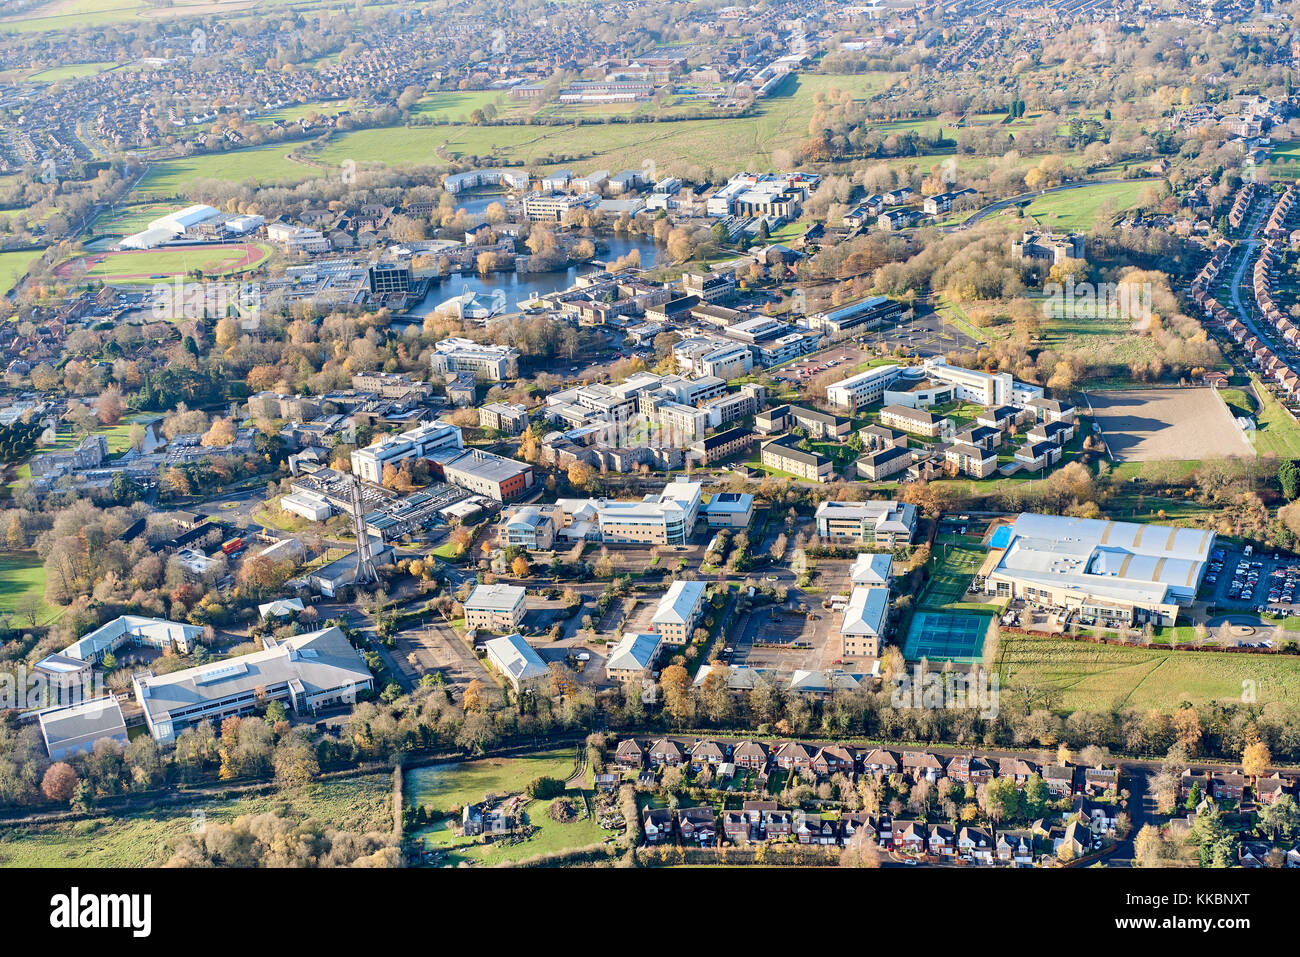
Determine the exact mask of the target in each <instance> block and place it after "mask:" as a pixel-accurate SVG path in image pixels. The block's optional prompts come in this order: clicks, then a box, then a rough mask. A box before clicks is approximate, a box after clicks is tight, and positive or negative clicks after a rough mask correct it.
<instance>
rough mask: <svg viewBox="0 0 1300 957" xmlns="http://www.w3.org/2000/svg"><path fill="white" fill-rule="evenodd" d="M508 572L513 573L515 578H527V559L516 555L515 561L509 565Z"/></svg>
mask: <svg viewBox="0 0 1300 957" xmlns="http://www.w3.org/2000/svg"><path fill="white" fill-rule="evenodd" d="M510 570H511V571H512V572H514V575H515V577H516V578H527V577H528V572H529V566H528V559H526V558H525V557H524V556H523V555H517V556H516V557H515V560H514V561H513V562H511V563H510Z"/></svg>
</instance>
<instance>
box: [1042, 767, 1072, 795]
mask: <svg viewBox="0 0 1300 957" xmlns="http://www.w3.org/2000/svg"><path fill="white" fill-rule="evenodd" d="M1043 783H1044V784H1046V785H1047V790H1048V791H1050V792H1051V793H1052V795H1053V796H1054V797H1065V796H1066V795H1068V794H1073V793H1074V768H1072V767H1070V766H1069V765H1061V764H1049V765H1047V766H1045V767H1044V768H1043Z"/></svg>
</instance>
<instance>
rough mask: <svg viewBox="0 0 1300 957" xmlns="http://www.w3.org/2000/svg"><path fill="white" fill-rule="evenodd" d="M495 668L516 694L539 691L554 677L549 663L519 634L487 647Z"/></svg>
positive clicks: (486, 645)
mask: <svg viewBox="0 0 1300 957" xmlns="http://www.w3.org/2000/svg"><path fill="white" fill-rule="evenodd" d="M483 647H484V650H485V651H486V652H487V658H488V661H490V662H491V663H492V667H493V668H495V669H496V670H497V672H498V673H499V674H500V675H501V676H502V677H503V678H505V679H506V681H508V682H509V683H510V687H512V688H514V689H515V693H516V694H523V693H524V692H528V691H536V690H537V689H539V688H540V687H541V686H542V684H543V683H544V682H545V681H546V680H547V678H548V677H549V676H550V673H551V672H550V669H549V668H547V667H546V662H544V661H543V660H542V659H541V656H540V655H538V654H537V652H536V651H535V650H534V649H533V646H532V645H530V644H529V643H528V642H526V641H524V638H523V636H522V635H520V634H518V633H514V634H509V635H504V636H502V637H500V638H492V639H490V640H488V641H485V642H484V643H483Z"/></svg>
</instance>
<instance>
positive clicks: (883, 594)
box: [840, 585, 889, 658]
mask: <svg viewBox="0 0 1300 957" xmlns="http://www.w3.org/2000/svg"><path fill="white" fill-rule="evenodd" d="M888 617H889V589H888V588H870V587H866V586H863V585H859V586H856V587H855V588H854V589H853V591H852V593H851V594H850V595H849V604H848V607H847V608H845V609H844V621H843V622H842V623H841V625H840V635H841V637H843V639H844V654H846V655H852V656H864V657H868V658H879V657H880V642H881V639H882V638H883V637H884V634H885V621H886V620H887V619H888Z"/></svg>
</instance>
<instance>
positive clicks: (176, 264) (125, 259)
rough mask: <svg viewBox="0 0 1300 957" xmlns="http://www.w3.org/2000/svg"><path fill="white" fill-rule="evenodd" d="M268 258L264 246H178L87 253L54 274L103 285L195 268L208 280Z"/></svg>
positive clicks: (268, 249)
mask: <svg viewBox="0 0 1300 957" xmlns="http://www.w3.org/2000/svg"><path fill="white" fill-rule="evenodd" d="M270 255H271V247H270V246H267V245H266V244H264V243H240V244H237V245H224V246H217V245H213V246H179V247H172V248H164V249H150V250H143V251H136V250H130V251H123V252H102V253H89V254H87V255H84V256H80V257H74V258H72V259H69V260H65V261H64V262H62V263H59V265H58V266H57V267H55V269H56V274H57V275H59V276H60V277H63V278H67V279H70V280H75V279H76V278H77V276H78V272H79V270H78V266H77V263H78V262H82V263H84V264H85V265H86V269H85V271H84V272H82V273H80V275H83V276H85V277H87V278H91V279H100V280H103V281H105V282H150V281H152V280H154V279H156V278H158V277H160V276H161V277H166V278H170V277H172V276H184V275H186V274H188V273H189V272H190V271H191V270H194V269H198V270H201V271H202V272H203V275H204V276H207V277H221V276H236V275H240V274H241V273H245V272H248V271H249V270H251V269H254V268H256V267H257V266H258V265H260V264H261V263H263V262H265V261H266V259H267V258H268V257H269V256H270Z"/></svg>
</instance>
